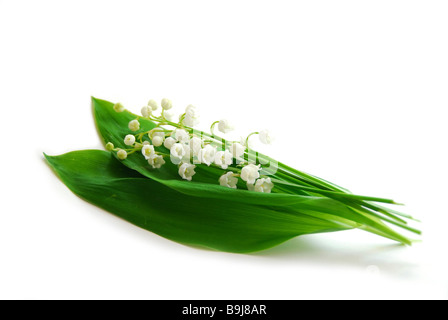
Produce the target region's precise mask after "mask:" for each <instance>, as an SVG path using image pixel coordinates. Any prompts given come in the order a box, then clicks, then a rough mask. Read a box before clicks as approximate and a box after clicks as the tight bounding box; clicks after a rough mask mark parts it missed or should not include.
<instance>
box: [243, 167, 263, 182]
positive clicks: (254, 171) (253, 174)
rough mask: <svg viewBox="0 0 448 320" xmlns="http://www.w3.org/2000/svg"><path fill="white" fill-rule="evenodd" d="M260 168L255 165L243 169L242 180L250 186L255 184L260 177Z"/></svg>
mask: <svg viewBox="0 0 448 320" xmlns="http://www.w3.org/2000/svg"><path fill="white" fill-rule="evenodd" d="M259 171H260V166H259V165H258V166H256V165H254V164H248V165H247V166H245V167H244V168H243V169H241V179H243V180H244V181H246V182H247V183H248V184H254V183H255V180H257V179H258V178H259V177H260V173H259Z"/></svg>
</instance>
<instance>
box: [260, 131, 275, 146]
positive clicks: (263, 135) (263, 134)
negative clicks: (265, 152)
mask: <svg viewBox="0 0 448 320" xmlns="http://www.w3.org/2000/svg"><path fill="white" fill-rule="evenodd" d="M258 137H259V138H260V141H261V143H264V144H271V143H272V140H273V139H272V135H271V133H270V132H269V130H263V131H260V132H259V135H258Z"/></svg>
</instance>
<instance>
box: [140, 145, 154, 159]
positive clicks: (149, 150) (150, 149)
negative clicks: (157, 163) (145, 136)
mask: <svg viewBox="0 0 448 320" xmlns="http://www.w3.org/2000/svg"><path fill="white" fill-rule="evenodd" d="M142 154H143V156H144V157H145V159H146V160H148V159H149V158H151V157H152V156H154V155H155V151H154V146H152V145H149V144H145V145H144V146H143V148H142Z"/></svg>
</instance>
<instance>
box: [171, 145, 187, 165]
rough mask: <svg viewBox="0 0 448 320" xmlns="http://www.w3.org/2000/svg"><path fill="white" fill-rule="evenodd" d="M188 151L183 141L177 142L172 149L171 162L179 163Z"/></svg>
mask: <svg viewBox="0 0 448 320" xmlns="http://www.w3.org/2000/svg"><path fill="white" fill-rule="evenodd" d="M185 154H186V152H185V149H184V145H183V144H181V143H175V144H173V146H172V147H171V149H170V156H171V162H172V163H174V164H179V163H180V162H181V161H182V159H183V157H184V156H185Z"/></svg>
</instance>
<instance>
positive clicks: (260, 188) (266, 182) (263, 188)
mask: <svg viewBox="0 0 448 320" xmlns="http://www.w3.org/2000/svg"><path fill="white" fill-rule="evenodd" d="M272 188H274V184H273V183H272V181H271V178H261V179H258V180H257V182H255V185H254V191H256V192H264V193H271V190H272Z"/></svg>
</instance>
